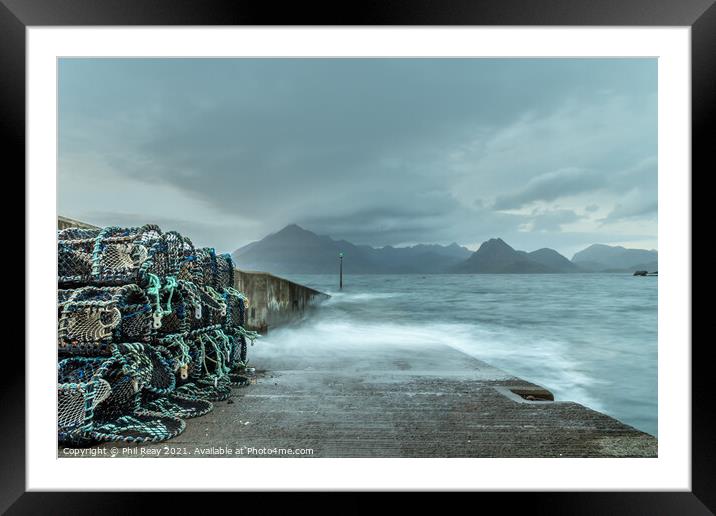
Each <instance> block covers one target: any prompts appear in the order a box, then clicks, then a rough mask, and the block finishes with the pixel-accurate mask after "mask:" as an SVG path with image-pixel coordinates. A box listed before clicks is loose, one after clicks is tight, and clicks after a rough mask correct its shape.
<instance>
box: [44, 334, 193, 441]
mask: <svg viewBox="0 0 716 516" xmlns="http://www.w3.org/2000/svg"><path fill="white" fill-rule="evenodd" d="M141 350H143V348H142V345H141V344H135V345H130V344H127V345H122V346H121V347H120V346H115V347H114V349H113V356H112V357H110V358H103V357H70V358H67V359H64V360H62V361H60V363H59V364H58V384H59V385H58V399H59V404H58V423H57V427H58V438H59V440H60V441H61V442H66V443H71V444H75V445H79V444H91V443H93V442H98V441H124V442H138V443H139V442H158V441H163V440H166V439H169V438H171V437H174V436H176V435H178V434H179V433H181V432H182V431H183V430H184V427H185V423H184V422H183V421H182V420H181V419H178V418H175V417H171V416H166V415H160V414H156V413H151V412H147V411H143V410H142V408H141V406H140V402H141V390H142V387H143V385H144V384H146V383H148V382H149V381H150V380H151V375H152V372H151V363H150V361H149V360H147V359H146V357H144V358H143V355H142V352H141Z"/></svg>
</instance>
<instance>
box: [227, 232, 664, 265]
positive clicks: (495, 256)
mask: <svg viewBox="0 0 716 516" xmlns="http://www.w3.org/2000/svg"><path fill="white" fill-rule="evenodd" d="M339 253H343V254H344V256H345V259H344V264H343V270H344V272H345V273H346V274H439V273H467V274H479V273H505V274H508V273H570V272H602V271H609V272H633V271H634V270H640V269H641V270H649V271H654V270H657V266H656V264H657V253H656V251H646V250H641V249H625V248H623V247H612V246H606V245H602V244H595V245H592V246H590V247H588V248H587V249H584V250H583V251H580V252H578V253H576V254H575V255H574V258H573V259H572V260H571V261H570V260H569V259H567V258H565V257H564V256H562V255H561V254H559V253H558V252H557V251H555V250H554V249H549V248H543V249H539V250H537V251H532V252H525V251H518V250H515V249H513V248H512V247H510V246H509V245H508V244H507V243H506V242H505V241H504V240H502V239H501V238H492V239H490V240H487V241H486V242H483V244H482V245H481V246H480V248H479V249H478V250H477V251H475V252H472V251H471V250H469V249H467V248H466V247H463V246H460V245H458V244H456V243H452V244H450V245H446V246H443V245H438V244H419V245H414V246H410V247H392V246H385V247H380V248H376V247H371V246H368V245H355V244H352V243H351V242H348V241H346V240H334V239H332V238H331V237H329V236H321V235H317V234H316V233H313V232H312V231H308V230H306V229H303V228H301V227H300V226H298V225H296V224H291V225H289V226H286V227H285V228H283V229H282V230H281V231H278V232H276V233H272V234H270V235H268V236H266V237H265V238H263V239H262V240H259V241H256V242H252V243H250V244H248V245H245V246H243V247H241V248H239V249H237V250H236V251H234V252H233V253H232V258H233V259H234V263H236V265H237V267H239V268H240V269H244V270H262V271H269V272H273V273H276V274H325V273H334V272H336V269H337V267H338V255H339Z"/></svg>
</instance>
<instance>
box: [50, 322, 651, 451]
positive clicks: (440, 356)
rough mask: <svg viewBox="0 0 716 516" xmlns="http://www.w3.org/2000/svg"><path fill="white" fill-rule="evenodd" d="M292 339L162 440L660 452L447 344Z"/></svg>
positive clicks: (647, 440) (251, 446)
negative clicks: (243, 382)
mask: <svg viewBox="0 0 716 516" xmlns="http://www.w3.org/2000/svg"><path fill="white" fill-rule="evenodd" d="M289 331H290V328H286V329H282V330H278V332H277V333H276V334H275V335H274V337H273V338H272V339H271V341H272V345H271V346H267V347H265V348H264V347H263V346H262V343H257V344H256V345H255V346H254V347H253V348H251V351H250V356H251V363H252V364H254V365H256V366H260V367H261V368H262V370H260V371H258V374H257V378H256V383H255V384H254V385H249V386H247V387H242V388H237V389H235V398H234V399H233V403H231V404H229V403H227V402H219V403H215V408H214V411H213V412H211V413H209V414H207V415H205V416H202V417H200V418H197V419H190V420H187V428H186V430H185V431H184V433H183V434H181V435H179V436H178V437H176V438H175V439H172V440H171V441H169V442H168V443H166V444H167V445H169V447H171V448H177V449H180V450H182V452H185V453H186V454H187V455H189V456H197V455H201V456H225V455H223V454H222V452H221V450H222V449H226V448H231V449H233V450H243V451H241V452H239V453H235V454H234V455H232V456H235V457H257V456H265V457H277V456H279V457H287V456H291V457H297V456H301V457H656V455H657V440H656V438H654V437H652V436H650V435H648V434H645V433H643V432H640V431H638V430H636V429H634V428H632V427H630V426H627V425H625V424H623V423H620V422H619V421H617V420H615V419H613V418H611V417H609V416H606V415H604V414H600V413H599V412H595V411H593V410H590V409H588V408H586V407H584V406H582V405H579V404H577V403H572V402H569V401H560V400H558V401H554V402H552V401H539V400H548V399H550V398H551V397H552V396H551V393H550V392H549V391H548V390H546V389H544V388H542V387H540V386H537V385H534V384H531V383H529V382H527V381H525V380H522V379H519V378H516V377H514V376H511V375H509V374H507V373H505V372H504V371H501V370H499V369H497V368H495V367H492V366H490V365H488V364H486V363H484V362H482V361H480V360H477V359H475V358H473V357H471V356H468V355H466V354H464V353H462V352H460V351H457V350H455V349H453V348H450V347H448V346H444V345H441V344H434V345H433V344H431V345H429V346H425V345H424V343H423V344H421V343H416V344H415V345H414V346H410V345H398V344H393V345H387V346H385V347H382V348H380V349H375V348H372V349H370V350H368V349H360V348H349V347H344V348H337V349H335V350H332V351H331V352H330V353H326V352H325V348H322V347H320V346H318V347H317V348H315V349H314V348H312V347H311V346H310V343H307V345H306V346H305V347H303V348H302V349H301V350H300V351H299V352H297V351H296V350H295V349H294V348H290V349H288V348H287V349H285V350H282V349H281V344H280V342H281V339H280V338H279V337H280V335H279V333H282V332H289ZM282 351H285V352H283V353H282ZM526 397H530V398H531V399H532V400H531V401H530V400H528V399H525V398H526ZM111 446H112V445H111V444H106V445H104V444H103V445H100V448H104V449H105V450H109V449H110V448H111ZM139 448H140V450H137V455H127V456H141V455H140V454H139V452H140V451H141V449H143V450H144V451H143V453H145V454H146V455H147V456H152V455H150V454H148V453H151V452H147V450H154V451H155V452H156V453H158V454H159V456H167V455H165V454H164V452H162V449H164V448H165V444H162V443H159V444H156V445H143V446H140V447H139ZM251 450H254V451H253V452H251ZM281 450H302V451H301V453H299V454H292V455H289V454H288V452H285V451H281ZM305 450H311V452H310V453H308V452H306V451H305ZM60 456H63V453H62V451H61V450H60ZM119 456H122V455H119ZM170 456H171V454H170Z"/></svg>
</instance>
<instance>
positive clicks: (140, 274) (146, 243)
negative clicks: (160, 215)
mask: <svg viewBox="0 0 716 516" xmlns="http://www.w3.org/2000/svg"><path fill="white" fill-rule="evenodd" d="M57 246H58V249H57V250H58V275H59V278H58V281H59V283H60V284H63V285H78V284H88V285H124V284H128V283H136V284H139V285H145V284H146V283H147V280H148V276H149V274H155V275H157V276H159V277H164V276H167V275H176V273H177V272H178V270H179V266H180V264H181V262H182V261H183V252H184V251H183V246H184V241H183V239H182V238H181V236H180V235H179V234H178V233H171V234H169V235H168V236H165V235H163V234H162V231H161V230H160V229H159V227H158V226H155V225H152V224H148V225H146V226H142V227H139V228H119V227H105V228H102V229H83V230H79V229H77V228H68V229H65V230H61V231H59V232H58V243H57ZM180 257H182V258H180Z"/></svg>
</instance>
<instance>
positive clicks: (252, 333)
mask: <svg viewBox="0 0 716 516" xmlns="http://www.w3.org/2000/svg"><path fill="white" fill-rule="evenodd" d="M234 329H235V330H236V332H237V333H238V334H239V335H242V336H244V337H245V338H247V339H249V340H250V341H251V345H252V346H253V345H254V341H255V340H256V339H258V338H260V337H261V335H260V334H259V332H257V331H251V330H247V329H245V328H244V327H243V326H238V325H237V326H234Z"/></svg>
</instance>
